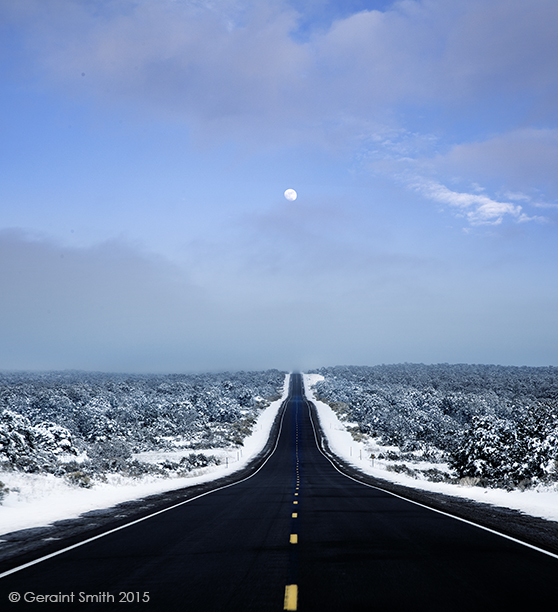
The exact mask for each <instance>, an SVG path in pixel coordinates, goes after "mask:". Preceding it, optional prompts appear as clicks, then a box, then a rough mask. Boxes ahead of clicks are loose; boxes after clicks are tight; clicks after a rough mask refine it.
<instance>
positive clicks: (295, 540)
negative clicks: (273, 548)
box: [290, 533, 298, 544]
mask: <svg viewBox="0 0 558 612" xmlns="http://www.w3.org/2000/svg"><path fill="white" fill-rule="evenodd" d="M290 542H291V544H298V534H297V533H291V539H290Z"/></svg>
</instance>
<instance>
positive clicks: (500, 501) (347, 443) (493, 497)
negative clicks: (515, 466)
mask: <svg viewBox="0 0 558 612" xmlns="http://www.w3.org/2000/svg"><path fill="white" fill-rule="evenodd" d="M303 380H304V387H305V392H306V396H307V397H308V399H310V400H311V401H312V402H314V404H315V405H316V408H317V411H318V417H319V419H320V424H321V426H322V429H323V430H324V433H325V434H326V436H327V439H328V443H329V446H330V448H331V450H332V452H334V453H335V454H336V455H338V456H339V457H341V458H343V459H344V460H345V461H347V463H350V464H351V465H353V466H354V467H355V468H357V469H359V470H361V471H362V472H364V473H366V474H370V475H371V476H375V477H377V478H383V479H384V480H389V481H391V482H397V483H399V484H402V485H405V486H407V487H413V488H415V489H424V490H427V491H433V492H437V493H444V494H445V495H453V496H456V497H465V498H467V499H472V500H475V501H479V502H484V503H488V504H492V505H494V506H503V507H505V508H513V509H515V510H520V511H521V512H524V513H525V514H530V515H532V516H538V517H541V518H545V519H548V520H552V521H558V490H557V488H556V487H538V488H537V489H534V490H525V491H504V490H502V489H485V488H482V487H478V486H461V485H453V484H449V483H444V482H440V483H435V482H430V481H428V480H419V479H415V478H412V477H411V476H407V475H405V474H398V473H396V472H392V471H388V469H387V468H388V467H389V466H390V462H388V461H380V460H378V459H377V458H376V457H377V455H378V454H380V453H384V454H385V452H386V451H388V450H390V449H391V447H386V446H380V445H379V444H378V443H377V441H375V440H374V439H368V440H365V441H361V442H356V441H355V440H354V438H353V436H352V435H351V434H350V433H349V432H348V431H347V429H346V428H347V426H351V425H354V424H353V423H343V422H341V421H340V420H339V419H338V418H337V415H336V414H335V412H334V411H333V410H332V409H331V408H330V407H329V406H328V405H327V404H324V403H323V402H320V401H318V400H316V398H315V396H314V391H313V389H312V387H313V386H314V385H315V384H316V383H317V382H318V381H320V380H323V376H321V375H319V374H303ZM371 455H374V459H372V458H371ZM397 463H398V464H401V463H405V462H404V461H402V460H400V459H398V460H397ZM391 465H393V462H392V463H391ZM409 467H410V468H413V469H416V468H417V467H420V469H425V468H427V467H430V466H429V465H428V464H426V463H425V464H424V465H420V466H417V464H409ZM431 467H440V466H439V465H437V464H431Z"/></svg>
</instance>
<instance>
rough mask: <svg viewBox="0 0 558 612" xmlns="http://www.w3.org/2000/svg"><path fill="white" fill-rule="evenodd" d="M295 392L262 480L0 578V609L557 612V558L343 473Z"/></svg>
mask: <svg viewBox="0 0 558 612" xmlns="http://www.w3.org/2000/svg"><path fill="white" fill-rule="evenodd" d="M291 381H292V382H291V391H290V395H289V399H288V401H287V403H286V405H285V410H284V412H283V417H282V426H281V429H280V433H279V437H278V439H277V445H276V448H275V451H274V452H273V454H272V455H271V456H270V457H269V459H268V461H267V462H266V463H265V464H264V465H263V467H262V468H261V469H260V470H259V471H258V472H257V473H256V474H255V475H253V476H251V477H250V478H248V479H246V480H244V481H242V482H239V483H237V484H233V485H229V486H226V487H225V488H221V489H219V490H216V491H213V492H210V493H208V494H204V495H202V496H200V497H198V498H196V499H193V500H191V501H188V502H187V503H184V504H182V505H179V506H176V507H174V508H171V509H169V510H166V511H163V512H160V513H158V514H157V515H156V516H153V517H151V518H148V519H145V520H141V521H139V522H136V523H134V524H131V525H129V526H127V527H124V528H119V529H118V530H116V531H114V532H112V533H109V534H107V535H104V536H102V537H97V538H96V539H94V540H93V541H90V542H88V543H85V544H83V545H80V546H77V547H75V548H72V549H71V550H69V551H67V552H64V553H62V554H57V555H54V556H52V557H51V558H49V559H46V560H43V561H40V562H38V563H35V564H33V565H30V566H29V567H25V568H23V569H19V570H17V571H14V572H13V573H10V574H8V575H4V576H3V577H2V578H1V579H0V602H1V603H0V605H1V609H2V610H10V609H13V610H29V609H36V606H39V604H40V606H39V608H38V609H43V607H45V606H46V607H47V608H49V609H54V608H56V609H60V610H64V609H68V610H70V609H72V610H73V609H84V610H106V611H108V610H126V609H134V610H146V611H147V610H157V611H159V610H161V611H163V610H170V611H174V610H180V611H185V612H190V611H191V612H194V611H195V612H206V611H207V612H209V611H236V610H238V611H251V610H254V611H257V612H262V611H266V610H283V609H298V610H301V611H302V612H306V611H312V612H315V611H319V612H324V611H330V610H331V611H341V612H343V611H345V610H346V611H350V612H358V611H361V610H363V611H364V610H366V611H372V610H374V611H375V610H390V611H394V610H395V611H398V610H402V611H405V610H413V611H414V610H428V611H436V610H444V611H446V610H447V611H454V610H467V611H476V610H503V609H506V608H508V607H510V606H514V607H515V608H518V609H519V608H520V607H522V606H525V605H529V607H530V609H533V610H542V609H546V607H547V606H550V605H552V606H553V607H555V605H556V599H557V591H558V587H557V586H556V583H557V580H556V579H557V577H558V559H556V558H555V557H553V556H550V555H546V554H543V553H542V552H539V551H537V550H534V549H532V548H529V547H527V546H524V545H521V544H519V543H516V542H513V541H511V540H509V539H506V538H504V537H501V536H499V535H497V534H495V533H491V532H488V531H486V530H484V529H481V528H479V527H477V526H474V525H471V524H468V523H466V522H463V521H460V520H457V519H455V518H451V517H448V516H445V515H444V514H442V513H439V512H435V511H433V510H430V509H427V508H424V507H422V506H420V505H417V504H415V503H412V502H409V501H406V500H403V499H400V498H398V497H395V496H393V495H391V494H389V493H387V492H384V491H382V490H380V489H376V488H374V487H371V486H366V485H364V484H362V483H359V482H356V481H354V480H352V479H350V478H348V477H347V476H345V475H342V474H341V473H340V472H339V471H338V470H337V469H335V467H334V466H333V465H332V464H331V463H330V462H329V460H328V459H327V458H326V457H325V455H324V454H322V452H321V451H320V450H319V448H318V446H317V442H316V433H315V427H316V423H315V420H314V421H313V420H312V416H311V412H310V410H309V403H308V402H307V400H306V399H305V398H304V395H303V391H302V382H301V377H300V375H293V376H292V377H291ZM314 419H315V417H314ZM18 597H19V598H20V599H19V601H16V600H17V599H18ZM543 606H544V608H543ZM549 609H550V608H549Z"/></svg>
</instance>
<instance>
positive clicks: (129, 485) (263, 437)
mask: <svg viewBox="0 0 558 612" xmlns="http://www.w3.org/2000/svg"><path fill="white" fill-rule="evenodd" d="M289 382H290V374H287V376H286V377H285V382H284V385H283V395H282V397H281V399H279V400H276V401H274V402H272V403H271V404H270V405H269V406H268V407H267V408H266V409H265V410H264V411H263V412H262V413H261V414H260V415H259V417H258V419H257V420H256V423H255V425H254V427H253V429H252V434H251V435H250V436H248V437H246V438H245V439H244V445H243V446H242V447H240V448H236V447H235V448H226V449H225V448H215V449H204V451H203V452H204V454H207V455H215V456H216V457H219V458H220V459H221V461H222V462H223V463H222V464H221V465H211V466H208V467H205V468H200V469H198V470H192V472H191V475H190V476H187V477H180V478H161V477H156V476H150V475H147V476H144V477H142V478H129V477H124V476H121V475H119V474H107V481H106V482H104V483H98V482H95V484H94V486H93V487H92V488H90V489H83V488H79V487H75V486H72V485H70V484H68V483H67V482H66V481H65V480H64V479H62V478H57V477H55V476H53V475H52V474H25V473H22V472H15V471H14V472H1V473H0V481H2V482H3V483H4V484H5V485H6V486H7V487H8V488H9V489H10V492H9V493H8V494H7V495H6V496H5V497H4V500H3V503H2V505H0V536H1V535H2V534H5V533H9V532H11V531H16V530H18V529H30V528H34V527H42V526H45V525H48V524H50V523H53V522H54V521H59V520H62V519H70V518H76V517H78V516H79V515H80V514H83V513H84V512H89V511H91V510H99V509H102V508H109V507H111V506H114V505H116V504H118V503H121V502H125V501H130V500H133V499H139V498H142V497H146V496H148V495H153V494H156V493H163V492H165V491H171V490H173V489H180V488H182V487H187V486H191V485H194V484H199V483H202V482H207V481H210V480H215V479H217V478H220V477H222V476H226V475H228V474H231V473H233V472H236V471H238V470H240V469H241V468H243V467H245V466H246V464H247V463H249V462H250V461H251V460H252V459H253V458H254V457H255V456H256V455H257V454H258V453H260V452H261V451H262V450H263V448H264V446H265V444H266V442H267V440H268V438H269V434H270V431H271V427H272V425H273V422H274V421H275V417H276V416H277V412H278V411H279V408H280V406H281V404H282V403H283V401H284V400H285V399H286V397H287V395H288V393H289ZM190 452H191V450H188V451H187V452H184V453H181V455H188V454H189V453H190ZM165 458H168V459H170V460H174V461H176V459H177V456H176V452H174V451H173V452H170V453H158V457H157V459H156V460H164V459H165ZM0 540H1V538H0Z"/></svg>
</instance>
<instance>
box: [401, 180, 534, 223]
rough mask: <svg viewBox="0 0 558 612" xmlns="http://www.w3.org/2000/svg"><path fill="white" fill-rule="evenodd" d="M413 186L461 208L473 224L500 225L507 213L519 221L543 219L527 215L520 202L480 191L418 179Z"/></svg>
mask: <svg viewBox="0 0 558 612" xmlns="http://www.w3.org/2000/svg"><path fill="white" fill-rule="evenodd" d="M411 187H412V188H413V189H415V190H416V191H418V192H419V193H421V194H422V195H423V196H425V197H426V198H429V199H431V200H434V201H435V202H440V203H441V204H448V205H449V206H451V207H453V208H457V209H459V210H460V211H461V213H460V214H462V215H464V216H465V217H466V218H467V220H468V221H469V223H470V224H471V225H499V224H500V223H502V221H503V220H504V217H505V216H506V215H509V216H510V217H512V218H514V219H515V220H516V221H519V222H524V221H533V220H541V218H540V217H529V216H527V215H526V214H525V213H523V212H522V207H521V206H519V205H518V204H512V203H511V202H498V201H497V200H493V199H492V198H489V197H488V196H486V195H483V194H480V193H463V192H459V191H452V190H451V189H449V188H448V187H446V186H445V185H442V184H441V183H438V182H436V181H430V180H418V181H415V182H413V183H411Z"/></svg>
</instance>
